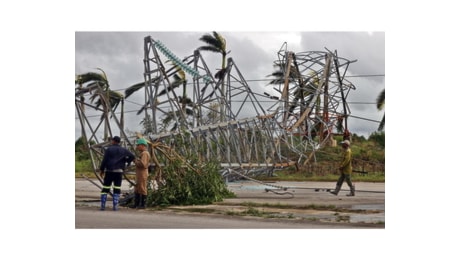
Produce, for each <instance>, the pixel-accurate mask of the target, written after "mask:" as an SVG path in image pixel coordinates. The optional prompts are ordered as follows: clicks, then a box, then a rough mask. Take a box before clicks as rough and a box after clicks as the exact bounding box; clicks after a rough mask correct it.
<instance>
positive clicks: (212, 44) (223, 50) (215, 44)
mask: <svg viewBox="0 0 460 260" xmlns="http://www.w3.org/2000/svg"><path fill="white" fill-rule="evenodd" d="M200 41H203V42H205V43H206V44H207V45H205V46H201V47H199V48H198V50H203V51H210V52H217V53H220V54H221V55H222V62H221V68H220V69H219V70H218V71H217V73H216V74H215V75H214V77H215V78H216V79H218V80H219V81H221V84H222V87H221V91H222V95H224V96H225V95H226V90H225V83H224V76H225V72H226V70H227V65H226V57H227V54H228V53H229V52H227V42H226V41H225V38H224V37H222V35H220V34H219V33H217V32H215V31H214V32H212V35H210V34H205V35H203V36H201V38H200ZM216 87H217V86H216ZM225 114H226V111H225V106H224V105H223V104H222V105H221V106H220V120H221V121H224V119H225Z"/></svg>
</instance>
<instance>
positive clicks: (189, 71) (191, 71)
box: [154, 41, 212, 83]
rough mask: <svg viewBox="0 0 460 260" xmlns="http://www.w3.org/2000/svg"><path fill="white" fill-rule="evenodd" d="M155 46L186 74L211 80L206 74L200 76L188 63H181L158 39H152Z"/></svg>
mask: <svg viewBox="0 0 460 260" xmlns="http://www.w3.org/2000/svg"><path fill="white" fill-rule="evenodd" d="M154 43H155V46H156V47H157V48H158V49H159V50H160V51H161V52H162V53H163V54H164V55H165V56H166V57H168V59H170V60H172V61H173V62H174V63H175V64H177V65H178V66H179V67H181V68H182V69H183V70H184V71H185V72H186V73H187V74H189V75H191V76H193V77H195V78H200V77H202V78H203V79H204V80H205V81H206V83H210V82H212V80H211V78H209V76H208V75H204V76H200V74H199V73H198V71H196V70H195V69H193V68H192V67H190V66H189V65H187V64H185V63H183V62H182V61H181V60H180V59H179V58H178V57H177V56H176V55H175V54H174V53H172V52H171V51H170V50H169V49H168V48H166V46H164V44H163V43H162V42H160V41H154Z"/></svg>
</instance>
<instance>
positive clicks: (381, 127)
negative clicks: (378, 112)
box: [378, 113, 385, 131]
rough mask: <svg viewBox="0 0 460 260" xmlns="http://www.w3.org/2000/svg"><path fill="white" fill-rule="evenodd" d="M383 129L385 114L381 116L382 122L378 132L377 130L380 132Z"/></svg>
mask: <svg viewBox="0 0 460 260" xmlns="http://www.w3.org/2000/svg"><path fill="white" fill-rule="evenodd" d="M383 128H385V113H384V114H383V118H382V121H380V124H379V128H378V130H379V131H382V130H383Z"/></svg>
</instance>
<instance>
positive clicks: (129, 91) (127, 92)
mask: <svg viewBox="0 0 460 260" xmlns="http://www.w3.org/2000/svg"><path fill="white" fill-rule="evenodd" d="M144 85H145V82H139V83H137V84H134V85H132V86H130V87H128V88H127V89H126V90H125V96H126V98H128V97H129V96H131V95H132V94H134V93H136V92H137V91H138V90H139V89H141V88H143V87H144Z"/></svg>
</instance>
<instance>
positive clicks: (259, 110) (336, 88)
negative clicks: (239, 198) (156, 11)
mask: <svg viewBox="0 0 460 260" xmlns="http://www.w3.org/2000/svg"><path fill="white" fill-rule="evenodd" d="M284 46H285V45H284ZM144 50H145V52H144V55H145V56H144V65H145V71H144V75H145V87H146V92H145V93H146V95H145V96H146V106H147V107H149V108H150V110H145V113H146V117H148V118H152V122H153V129H154V131H153V132H152V134H151V135H150V138H151V139H152V140H166V141H167V142H171V143H174V142H175V140H176V139H178V138H180V139H181V143H184V142H186V143H188V144H189V145H186V146H184V147H182V148H181V149H186V148H185V147H189V148H192V149H195V151H197V152H198V153H199V154H200V155H201V156H202V157H203V158H208V159H209V158H217V159H218V160H219V161H220V162H221V165H222V167H223V168H238V169H246V170H245V172H246V173H248V172H250V171H251V170H252V171H260V170H261V169H262V171H267V170H268V171H269V172H270V170H273V169H274V168H276V167H283V166H288V165H294V164H296V165H297V164H298V163H300V162H303V163H304V164H306V163H308V161H309V160H310V159H311V158H312V156H313V155H314V152H315V150H317V149H319V148H321V147H323V146H325V145H328V144H330V145H333V142H334V141H333V138H332V137H333V134H336V133H337V132H340V133H347V131H348V130H347V128H348V126H347V116H348V115H349V113H350V109H349V108H348V105H347V103H346V98H347V96H348V92H349V91H350V90H351V89H354V86H353V84H351V83H350V82H349V81H347V80H346V79H345V73H346V71H347V69H348V66H349V64H350V63H351V62H352V61H348V60H346V59H343V58H339V57H338V56H337V53H336V52H334V53H333V52H331V51H325V52H302V53H292V52H289V51H287V50H282V49H281V50H280V51H279V53H278V58H279V59H278V60H277V61H275V65H277V66H278V67H280V69H281V70H282V72H283V77H282V78H280V79H279V80H278V81H274V83H278V84H277V87H275V88H274V91H275V92H277V93H279V94H280V96H278V97H276V96H273V95H270V94H267V93H265V95H260V94H257V93H254V92H253V91H252V89H251V87H250V86H249V85H248V83H247V82H246V80H245V79H244V77H243V75H242V74H241V72H240V71H239V69H238V67H237V65H236V63H235V62H234V61H233V59H232V58H229V59H228V60H227V67H226V69H225V73H224V75H223V76H222V77H219V78H218V79H217V80H215V79H214V78H213V77H212V74H211V73H210V71H209V69H208V66H207V65H206V63H205V61H204V59H203V57H202V56H201V54H200V52H199V51H198V50H196V51H195V52H194V54H193V55H192V56H189V57H186V58H185V59H182V60H181V59H179V58H177V56H176V55H174V54H173V53H172V52H171V51H170V50H169V49H168V48H167V47H166V46H165V45H164V44H163V43H162V42H160V41H158V40H154V39H152V38H151V37H150V36H149V37H145V39H144ZM164 60H169V61H172V62H171V63H172V66H170V68H168V69H167V68H166V66H165V63H166V62H164ZM184 73H187V74H188V75H190V76H191V77H192V78H193V84H191V86H190V85H189V84H183V86H182V88H179V87H177V86H175V85H174V84H173V83H172V82H171V81H172V78H173V76H174V75H182V78H184ZM275 85H276V84H275ZM188 93H190V94H188ZM189 97H190V98H189ZM265 100H271V101H272V103H274V105H273V106H272V107H269V108H268V109H267V108H264V107H263V106H262V105H261V101H265ZM273 100H276V101H273ZM149 111H150V113H151V114H150V113H149ZM242 111H244V112H245V113H244V116H242V115H243V114H242ZM249 111H250V112H252V115H248V112H249ZM171 118H172V122H173V127H172V128H171V129H167V128H164V127H163V128H162V129H158V128H157V126H158V125H161V123H160V122H165V121H168V122H170V120H171ZM166 119H167V120H166ZM248 169H249V170H248Z"/></svg>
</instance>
